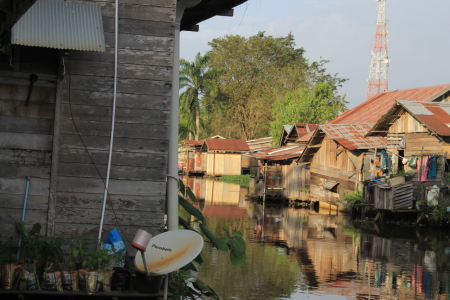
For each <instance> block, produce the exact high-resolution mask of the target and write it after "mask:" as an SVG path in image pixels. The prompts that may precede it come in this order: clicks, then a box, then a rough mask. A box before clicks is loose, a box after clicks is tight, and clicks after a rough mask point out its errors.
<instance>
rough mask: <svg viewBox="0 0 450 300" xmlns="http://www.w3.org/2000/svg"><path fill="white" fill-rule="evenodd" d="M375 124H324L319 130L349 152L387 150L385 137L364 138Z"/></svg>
mask: <svg viewBox="0 0 450 300" xmlns="http://www.w3.org/2000/svg"><path fill="white" fill-rule="evenodd" d="M373 125H374V124H324V125H320V126H319V128H320V129H321V130H322V131H323V132H325V134H326V135H327V136H328V137H330V138H332V139H333V140H335V141H336V142H337V143H339V144H340V145H342V146H343V147H344V148H346V149H348V150H357V149H374V148H385V147H386V145H387V141H386V139H385V138H383V137H364V136H365V134H366V133H368V132H369V130H370V129H371V128H372V127H373Z"/></svg>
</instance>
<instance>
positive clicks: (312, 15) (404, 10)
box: [180, 0, 450, 108]
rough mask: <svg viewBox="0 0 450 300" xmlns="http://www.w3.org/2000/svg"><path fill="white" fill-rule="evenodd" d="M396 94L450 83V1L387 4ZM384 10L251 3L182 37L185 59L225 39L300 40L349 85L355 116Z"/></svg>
mask: <svg viewBox="0 0 450 300" xmlns="http://www.w3.org/2000/svg"><path fill="white" fill-rule="evenodd" d="M386 2H387V3H386V11H387V12H386V18H387V20H388V23H387V29H388V36H387V38H388V40H389V43H388V53H389V59H390V66H389V70H388V74H389V75H388V77H389V90H396V89H406V88H414V87H422V86H430V85H436V84H443V83H450V78H449V76H447V73H449V72H450V58H449V54H450V47H449V44H450V41H449V39H448V38H447V35H448V31H449V29H450V18H449V17H448V12H449V11H450V1H444V0H427V1H424V0H422V1H419V0H387V1H386ZM377 13H378V2H377V1H374V0H279V1H273V0H248V1H247V2H246V3H244V4H242V5H240V6H238V7H236V8H235V10H234V16H233V17H214V18H212V19H210V20H207V21H205V22H202V23H200V24H199V25H200V31H199V32H184V31H183V32H182V33H181V49H180V56H181V58H184V59H187V60H192V59H193V58H194V56H195V54H196V53H197V52H200V53H201V54H204V53H205V52H206V51H208V50H209V49H210V47H209V46H208V42H209V41H211V40H212V39H213V38H216V37H223V36H225V35H235V34H237V35H241V36H246V37H248V36H252V35H254V34H256V33H258V32H259V31H265V32H266V34H268V35H272V36H275V37H280V36H286V35H287V34H288V33H292V34H293V36H294V38H295V41H296V46H297V47H298V48H300V47H303V48H304V49H305V50H306V54H305V56H306V57H307V58H308V59H309V60H310V61H316V60H319V59H320V58H321V57H322V58H323V59H326V60H329V61H330V62H329V63H328V64H326V69H327V70H328V72H329V73H331V74H335V73H337V74H338V76H339V77H342V78H348V79H349V81H348V82H346V83H345V84H344V86H343V87H342V88H341V89H340V91H339V93H340V94H342V95H343V94H346V99H347V101H349V102H350V103H349V108H352V107H354V106H356V105H358V104H360V103H361V102H363V101H364V100H365V97H366V90H367V78H368V76H369V65H370V59H371V50H372V46H373V40H374V35H375V25H376V18H377Z"/></svg>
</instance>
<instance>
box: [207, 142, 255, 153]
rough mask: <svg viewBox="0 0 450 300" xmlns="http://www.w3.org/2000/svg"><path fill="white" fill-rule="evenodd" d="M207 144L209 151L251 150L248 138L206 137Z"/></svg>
mask: <svg viewBox="0 0 450 300" xmlns="http://www.w3.org/2000/svg"><path fill="white" fill-rule="evenodd" d="M205 146H206V148H207V149H208V150H209V151H221V150H223V151H250V148H249V146H248V144H247V141H246V140H235V139H205V142H204V144H203V147H205Z"/></svg>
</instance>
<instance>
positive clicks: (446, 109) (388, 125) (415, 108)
mask: <svg viewBox="0 0 450 300" xmlns="http://www.w3.org/2000/svg"><path fill="white" fill-rule="evenodd" d="M448 124H450V103H447V102H438V103H435V102H431V103H430V102H412V101H400V100H399V101H396V102H395V103H394V104H393V105H392V106H391V107H390V109H389V111H388V112H387V113H386V114H385V115H383V116H382V117H381V118H380V120H379V121H378V122H377V123H376V124H375V125H374V126H373V127H372V129H371V130H370V131H369V132H368V134H367V136H370V137H383V138H387V140H388V145H387V151H388V155H389V157H391V159H392V164H393V167H392V168H393V169H394V170H404V171H406V172H410V173H411V174H414V175H413V176H412V183H413V186H414V190H415V194H416V196H417V198H418V199H424V198H425V195H424V194H423V193H422V194H419V190H420V189H419V187H424V188H426V187H430V186H433V185H437V186H438V187H441V185H442V183H443V180H444V171H445V170H446V166H445V162H446V159H448V158H450V128H449V126H448ZM427 165H428V167H429V168H428V167H427ZM424 190H425V189H424ZM394 200H395V199H394ZM410 206H412V205H410Z"/></svg>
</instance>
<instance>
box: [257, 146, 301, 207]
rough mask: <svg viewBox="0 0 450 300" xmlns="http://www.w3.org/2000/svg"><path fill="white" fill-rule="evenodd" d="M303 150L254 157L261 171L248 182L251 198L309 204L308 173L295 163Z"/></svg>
mask: <svg viewBox="0 0 450 300" xmlns="http://www.w3.org/2000/svg"><path fill="white" fill-rule="evenodd" d="M305 147H306V145H299V144H297V145H291V146H282V147H276V148H272V149H267V150H263V151H259V152H256V153H253V154H252V158H254V159H256V160H258V162H259V165H260V169H259V176H258V177H256V178H253V179H252V181H251V188H250V194H251V195H253V196H257V197H263V196H265V197H267V198H276V199H278V200H290V201H294V200H309V194H308V192H307V186H308V184H309V174H308V173H309V170H308V168H305V167H304V166H300V165H298V164H296V163H295V161H296V160H297V159H298V158H299V157H300V155H301V153H302V152H303V150H304V149H305Z"/></svg>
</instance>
